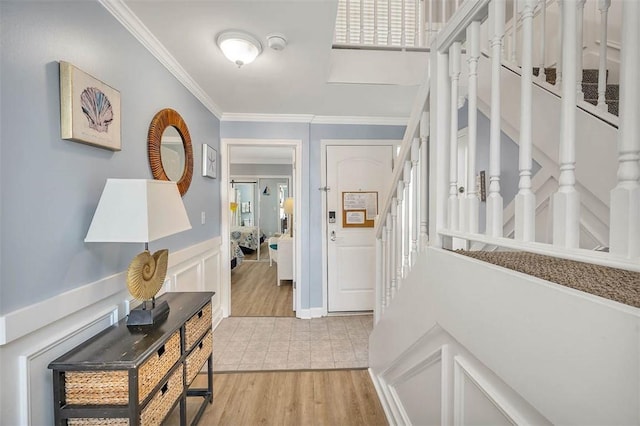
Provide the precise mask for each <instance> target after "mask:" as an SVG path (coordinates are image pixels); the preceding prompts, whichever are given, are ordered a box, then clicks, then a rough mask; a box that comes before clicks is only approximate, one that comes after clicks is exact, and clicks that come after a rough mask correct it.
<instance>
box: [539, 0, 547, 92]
mask: <svg viewBox="0 0 640 426" xmlns="http://www.w3.org/2000/svg"><path fill="white" fill-rule="evenodd" d="M538 4H539V5H540V7H541V9H542V10H541V12H540V21H541V22H540V27H541V35H540V71H538V80H540V81H543V82H546V81H547V72H546V70H545V67H546V66H547V65H546V55H547V52H546V49H547V0H539V3H538Z"/></svg>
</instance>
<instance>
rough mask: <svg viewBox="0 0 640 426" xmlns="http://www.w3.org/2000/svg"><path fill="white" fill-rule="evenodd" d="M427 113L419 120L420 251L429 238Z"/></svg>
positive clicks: (425, 245)
mask: <svg viewBox="0 0 640 426" xmlns="http://www.w3.org/2000/svg"><path fill="white" fill-rule="evenodd" d="M428 206H429V113H428V112H426V111H424V112H423V113H422V119H421V120H420V251H424V249H425V248H426V247H427V242H428V240H429V237H428V235H429V210H428Z"/></svg>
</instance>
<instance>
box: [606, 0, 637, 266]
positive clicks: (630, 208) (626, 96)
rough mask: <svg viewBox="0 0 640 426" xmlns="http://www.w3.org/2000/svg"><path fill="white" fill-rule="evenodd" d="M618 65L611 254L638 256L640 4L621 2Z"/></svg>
mask: <svg viewBox="0 0 640 426" xmlns="http://www.w3.org/2000/svg"><path fill="white" fill-rule="evenodd" d="M622 12H623V13H622V16H623V18H622V50H621V64H620V88H621V89H622V90H620V128H619V132H618V155H619V157H618V184H617V185H616V187H615V188H614V189H613V190H612V191H611V220H610V223H611V228H610V232H611V236H610V245H611V253H613V254H616V255H620V256H625V257H628V258H638V257H640V219H639V218H640V120H638V111H640V84H638V78H637V73H638V69H640V50H638V40H640V30H639V29H638V23H639V22H640V3H638V2H635V1H628V2H624V5H623V9H622Z"/></svg>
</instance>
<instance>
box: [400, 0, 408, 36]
mask: <svg viewBox="0 0 640 426" xmlns="http://www.w3.org/2000/svg"><path fill="white" fill-rule="evenodd" d="M404 1H405V0H401V2H400V8H401V9H400V46H402V47H405V46H406V45H407V32H406V29H405V27H406V20H405V16H404V14H405V10H404V7H405V5H404Z"/></svg>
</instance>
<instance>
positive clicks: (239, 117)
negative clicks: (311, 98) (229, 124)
mask: <svg viewBox="0 0 640 426" xmlns="http://www.w3.org/2000/svg"><path fill="white" fill-rule="evenodd" d="M311 120H313V115H311V114H254V113H244V112H225V113H224V114H222V119H221V121H252V122H261V123H310V122H311Z"/></svg>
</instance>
